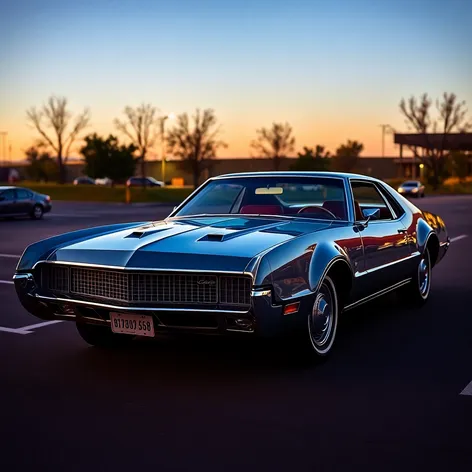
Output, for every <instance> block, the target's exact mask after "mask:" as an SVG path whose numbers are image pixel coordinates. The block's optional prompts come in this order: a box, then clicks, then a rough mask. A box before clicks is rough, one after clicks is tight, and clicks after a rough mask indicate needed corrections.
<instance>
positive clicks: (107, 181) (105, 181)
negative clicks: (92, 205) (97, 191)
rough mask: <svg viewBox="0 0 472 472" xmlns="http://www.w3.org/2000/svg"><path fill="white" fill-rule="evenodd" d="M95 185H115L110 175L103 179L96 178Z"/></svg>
mask: <svg viewBox="0 0 472 472" xmlns="http://www.w3.org/2000/svg"><path fill="white" fill-rule="evenodd" d="M95 185H102V186H105V187H111V186H112V185H113V180H111V179H109V178H108V177H104V178H103V179H95Z"/></svg>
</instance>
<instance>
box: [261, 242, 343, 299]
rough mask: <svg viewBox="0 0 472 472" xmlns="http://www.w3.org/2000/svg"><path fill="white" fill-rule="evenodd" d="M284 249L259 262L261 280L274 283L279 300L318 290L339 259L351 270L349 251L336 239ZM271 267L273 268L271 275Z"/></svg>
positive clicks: (275, 293)
mask: <svg viewBox="0 0 472 472" xmlns="http://www.w3.org/2000/svg"><path fill="white" fill-rule="evenodd" d="M287 246H288V245H287ZM281 249H282V248H281ZM284 249H285V250H284V251H282V250H280V251H274V252H273V253H269V254H268V255H267V256H265V257H267V261H266V262H265V261H264V259H265V257H264V258H263V261H261V266H260V268H265V270H262V271H259V273H258V276H257V280H258V281H260V282H262V280H263V279H264V283H266V284H268V283H269V282H270V283H271V285H272V286H273V288H274V295H275V297H276V299H278V300H280V301H284V300H288V299H292V298H298V297H302V296H305V295H309V294H312V293H314V292H316V291H317V290H318V287H319V285H320V283H321V281H322V279H323V277H324V276H325V274H326V272H327V271H328V270H329V268H330V267H331V266H332V264H333V263H335V262H337V261H343V263H345V264H346V266H347V267H349V269H350V271H351V273H352V268H351V264H350V263H349V262H348V260H349V259H348V256H347V254H346V253H345V251H344V249H343V248H341V247H340V246H339V245H338V244H336V243H335V242H329V243H328V242H325V241H319V242H317V243H314V244H311V245H308V246H304V245H301V244H297V245H293V246H292V247H290V248H289V247H285V248H284ZM282 255H283V256H282ZM264 262H265V263H264ZM269 269H272V270H271V271H270V277H269V273H268V270H269Z"/></svg>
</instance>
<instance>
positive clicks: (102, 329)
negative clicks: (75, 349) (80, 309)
mask: <svg viewBox="0 0 472 472" xmlns="http://www.w3.org/2000/svg"><path fill="white" fill-rule="evenodd" d="M76 326H77V331H78V333H79V334H80V336H81V338H82V339H83V340H84V341H85V342H86V343H88V344H90V345H92V346H96V347H104V348H115V347H124V346H127V345H129V344H130V343H131V342H132V341H133V336H130V335H127V334H116V333H114V332H113V331H112V330H111V329H110V328H109V327H108V326H100V325H94V324H86V323H76Z"/></svg>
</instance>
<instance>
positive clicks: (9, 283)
mask: <svg viewBox="0 0 472 472" xmlns="http://www.w3.org/2000/svg"><path fill="white" fill-rule="evenodd" d="M14 283H15V282H13V281H12V280H0V284H7V285H13V284H14Z"/></svg>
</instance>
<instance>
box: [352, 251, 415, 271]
mask: <svg viewBox="0 0 472 472" xmlns="http://www.w3.org/2000/svg"><path fill="white" fill-rule="evenodd" d="M419 254H420V253H419V252H414V253H413V254H410V255H409V256H406V257H404V258H403V259H399V260H398V261H393V262H387V264H383V265H381V266H377V267H374V268H373V269H369V270H364V271H362V272H356V274H355V277H362V276H363V275H367V274H372V272H375V271H377V270H380V269H385V268H386V267H390V266H393V265H395V264H399V263H401V262H406V261H408V260H410V259H413V258H414V257H418V255H419Z"/></svg>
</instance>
